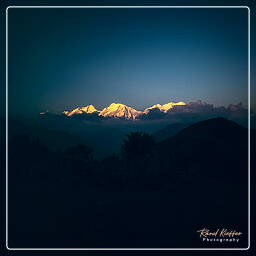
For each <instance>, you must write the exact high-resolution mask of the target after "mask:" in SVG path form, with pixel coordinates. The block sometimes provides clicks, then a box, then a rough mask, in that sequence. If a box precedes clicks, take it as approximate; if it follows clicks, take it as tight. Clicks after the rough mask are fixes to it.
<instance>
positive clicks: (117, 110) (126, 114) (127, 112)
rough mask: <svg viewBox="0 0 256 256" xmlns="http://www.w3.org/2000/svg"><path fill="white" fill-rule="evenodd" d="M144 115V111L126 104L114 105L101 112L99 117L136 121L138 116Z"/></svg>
mask: <svg viewBox="0 0 256 256" xmlns="http://www.w3.org/2000/svg"><path fill="white" fill-rule="evenodd" d="M142 113H143V112H142V111H138V110H136V109H134V108H132V107H128V106H126V105H124V104H120V103H112V104H110V105H109V106H108V107H107V108H104V109H103V110H102V111H100V113H99V115H100V116H104V117H119V118H125V119H132V120H134V119H136V118H137V117H138V116H140V115H142Z"/></svg>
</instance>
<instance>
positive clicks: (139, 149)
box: [122, 132, 155, 169]
mask: <svg viewBox="0 0 256 256" xmlns="http://www.w3.org/2000/svg"><path fill="white" fill-rule="evenodd" d="M154 146H155V142H154V140H153V138H152V136H150V135H149V134H146V133H142V132H132V133H130V134H128V135H127V138H126V139H125V140H124V142H123V145H122V157H123V160H124V162H125V165H126V166H127V167H128V168H134V167H135V166H136V169H138V168H142V167H145V168H146V166H147V164H148V161H149V159H150V157H151V155H152V153H153V149H154Z"/></svg>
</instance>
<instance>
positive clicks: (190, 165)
mask: <svg viewBox="0 0 256 256" xmlns="http://www.w3.org/2000/svg"><path fill="white" fill-rule="evenodd" d="M160 151H161V152H162V154H159V155H161V157H162V158H171V159H173V162H175V163H176V165H179V166H181V165H182V166H183V168H184V169H185V170H186V171H188V172H189V171H194V172H197V174H199V173H200V175H204V176H208V177H214V178H222V179H224V180H226V181H230V182H232V181H239V182H242V183H246V182H247V168H244V167H246V166H247V163H248V130H247V129H246V128H244V127H242V126H240V125H238V124H237V123H235V122H233V121H229V120H227V119H225V118H214V119H209V120H205V121H201V122H198V123H196V124H193V125H191V126H189V127H187V128H185V129H183V130H182V131H180V132H179V133H178V134H177V135H175V136H174V137H172V138H169V139H166V140H164V141H162V142H160V143H159V144H158V152H160Z"/></svg>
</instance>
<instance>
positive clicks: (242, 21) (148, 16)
mask: <svg viewBox="0 0 256 256" xmlns="http://www.w3.org/2000/svg"><path fill="white" fill-rule="evenodd" d="M247 15H248V14H247V9H245V8H244V9H219V8H218V9H216V8H212V9H173V8H172V9H9V23H8V24H9V110H10V112H11V113H23V112H27V113H31V114H32V113H36V112H39V111H43V110H46V109H48V110H50V111H62V110H64V109H71V108H74V107H76V106H83V105H88V104H93V105H95V107H97V108H102V107H104V106H106V105H108V104H110V103H112V102H121V103H124V104H127V105H131V106H133V107H135V108H137V109H142V108H145V107H148V106H150V105H153V104H156V103H160V104H161V103H166V102H168V101H194V100H198V99H201V100H203V101H206V102H208V103H213V104H215V105H227V104H229V103H238V102H240V101H242V102H243V103H244V104H247V82H248V81H247V72H248V67H247V61H248V55H247V51H248V48H247V47H248V41H247V31H248V26H247V22H248V20H247V17H248V16H247Z"/></svg>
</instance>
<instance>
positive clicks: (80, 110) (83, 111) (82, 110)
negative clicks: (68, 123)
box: [63, 105, 99, 116]
mask: <svg viewBox="0 0 256 256" xmlns="http://www.w3.org/2000/svg"><path fill="white" fill-rule="evenodd" d="M97 112H99V111H98V110H97V109H96V108H95V107H94V106H93V105H88V106H85V107H81V108H75V109H73V110H71V111H66V110H65V111H63V114H65V115H67V116H73V115H77V114H92V113H97Z"/></svg>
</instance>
